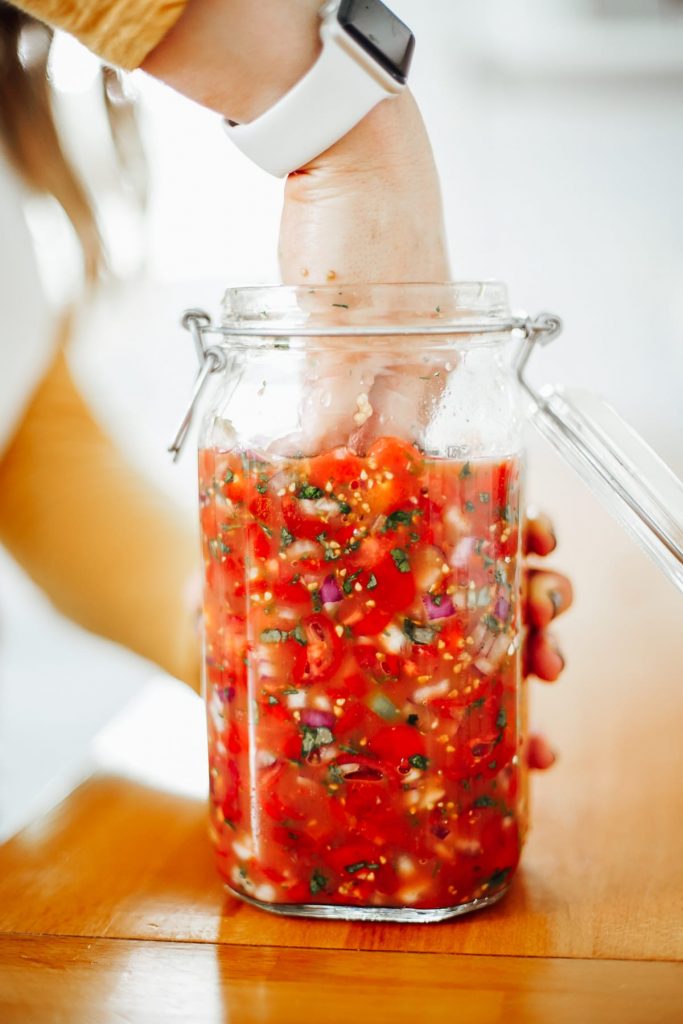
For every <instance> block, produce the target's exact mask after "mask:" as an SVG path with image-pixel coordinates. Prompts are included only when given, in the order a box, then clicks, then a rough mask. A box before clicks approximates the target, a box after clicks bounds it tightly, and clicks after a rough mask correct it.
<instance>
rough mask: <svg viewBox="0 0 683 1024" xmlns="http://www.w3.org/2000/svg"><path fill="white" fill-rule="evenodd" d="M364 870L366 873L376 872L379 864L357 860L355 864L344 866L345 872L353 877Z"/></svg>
mask: <svg viewBox="0 0 683 1024" xmlns="http://www.w3.org/2000/svg"><path fill="white" fill-rule="evenodd" d="M364 868H365V870H366V871H376V870H377V869H378V868H379V864H368V862H367V861H366V860H359V861H357V862H356V863H355V864H347V865H346V870H347V871H348V873H349V874H350V875H355V874H357V872H358V871H362V870H363V869H364Z"/></svg>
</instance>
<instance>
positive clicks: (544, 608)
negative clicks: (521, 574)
mask: <svg viewBox="0 0 683 1024" xmlns="http://www.w3.org/2000/svg"><path fill="white" fill-rule="evenodd" d="M573 597H574V595H573V591H572V585H571V583H570V581H569V580H568V579H567V577H566V576H563V575H562V574H561V573H558V572H548V571H547V570H540V569H530V570H529V571H528V576H527V596H526V620H527V622H528V623H529V625H530V626H532V627H533V628H534V629H545V627H546V626H547V625H548V624H549V623H551V622H552V621H553V619H555V618H557V616H558V615H560V614H561V613H562V612H565V611H566V610H567V608H569V606H570V605H571V603H572V600H573Z"/></svg>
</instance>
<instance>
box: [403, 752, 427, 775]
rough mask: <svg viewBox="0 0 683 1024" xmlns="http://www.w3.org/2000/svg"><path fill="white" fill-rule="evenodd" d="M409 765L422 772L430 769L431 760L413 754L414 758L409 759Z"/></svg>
mask: <svg viewBox="0 0 683 1024" xmlns="http://www.w3.org/2000/svg"><path fill="white" fill-rule="evenodd" d="M408 763H409V764H412V766H413V768H419V769H420V771H421V772H424V771H426V770H427V768H429V758H428V757H423V756H422V754H413V756H412V757H409V758H408Z"/></svg>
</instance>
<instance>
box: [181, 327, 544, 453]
mask: <svg viewBox="0 0 683 1024" xmlns="http://www.w3.org/2000/svg"><path fill="white" fill-rule="evenodd" d="M180 322H181V325H182V326H183V327H184V328H185V330H186V331H189V332H190V336H191V338H192V341H193V343H194V349H195V353H196V356H197V362H198V364H199V370H198V371H197V376H196V377H195V380H194V385H193V387H192V391H191V393H190V398H189V401H188V404H187V408H186V410H185V415H184V416H183V418H182V421H181V423H180V426H179V427H178V430H177V431H176V434H175V437H174V438H173V441H172V442H171V444H170V445H169V447H168V451H169V452H170V453H171V455H172V456H173V461H174V462H177V461H178V458H179V456H180V453H181V451H182V450H183V447H184V444H185V441H186V439H187V435H188V433H189V430H190V427H191V426H192V420H193V418H194V413H195V409H196V407H197V403H198V402H199V399H200V398H201V396H202V393H203V391H204V388H205V387H206V384H207V382H208V380H209V378H210V377H211V376H212V375H213V374H214V373H218V372H219V371H220V370H224V369H225V368H226V366H227V363H228V360H227V355H226V351H225V348H222V347H221V346H220V345H206V344H205V341H204V339H205V336H209V337H210V336H212V335H216V334H217V335H219V336H222V337H226V338H228V339H229V338H245V337H258V338H264V337H272V338H287V337H292V336H296V337H318V336H320V334H325V335H326V336H334V337H371V336H377V337H391V336H394V335H402V336H403V335H419V336H424V335H425V334H440V335H450V334H491V333H500V332H501V331H510V332H516V333H517V334H518V335H521V337H522V347H521V349H520V351H519V354H518V356H517V359H516V361H515V369H516V373H517V377H518V379H519V381H520V384H521V385H522V387H523V388H524V390H525V391H526V392H527V393H528V394H529V395H530V396H531V397H532V398H533V400H534V402H539V400H540V396H539V395H538V393H537V392H536V391H535V390H534V389H533V388H532V387H531V385H530V384H529V383H528V381H527V380H526V378H525V376H524V371H525V369H526V366H527V363H528V361H529V358H530V356H531V353H532V352H533V349H534V347H535V345H536V343H537V342H540V343H541V344H543V345H546V344H547V343H548V342H549V341H552V340H553V338H556V337H557V335H558V334H559V333H560V332H561V330H562V321H561V320H560V318H559V316H556V315H555V314H554V313H539V315H538V316H537V317H535V318H534V319H532V318H530V317H510V318H509V319H505V320H500V321H497V322H496V321H491V320H486V321H481V322H480V323H472V322H469V323H467V324H465V323H463V324H434V325H431V326H429V327H423V326H415V327H408V328H406V327H404V328H400V327H398V328H397V327H362V326H353V327H343V326H340V327H335V328H332V329H328V330H327V331H321V329H320V327H295V328H292V327H276V326H274V325H270V326H269V325H267V324H262V323H259V324H258V325H249V324H244V325H240V326H239V327H228V326H220V327H214V326H213V324H212V322H211V317H210V316H209V314H208V313H207V312H206V311H205V310H203V309H187V310H185V312H184V313H183V315H182V318H181V321H180Z"/></svg>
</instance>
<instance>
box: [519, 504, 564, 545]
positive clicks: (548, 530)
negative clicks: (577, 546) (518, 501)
mask: <svg viewBox="0 0 683 1024" xmlns="http://www.w3.org/2000/svg"><path fill="white" fill-rule="evenodd" d="M556 547H557V538H556V537H555V531H554V529H553V524H552V521H551V520H550V519H549V517H548V516H546V515H543V514H542V513H541V512H537V511H536V510H535V509H532V508H530V509H528V510H527V516H526V528H525V532H524V553H525V554H527V555H528V554H532V555H541V556H542V557H545V555H549V554H550V553H551V551H554V550H555V548H556Z"/></svg>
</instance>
